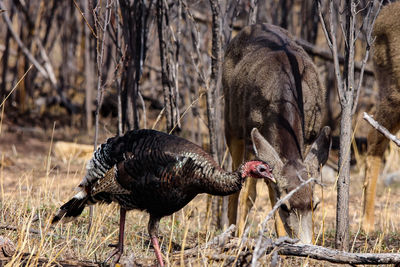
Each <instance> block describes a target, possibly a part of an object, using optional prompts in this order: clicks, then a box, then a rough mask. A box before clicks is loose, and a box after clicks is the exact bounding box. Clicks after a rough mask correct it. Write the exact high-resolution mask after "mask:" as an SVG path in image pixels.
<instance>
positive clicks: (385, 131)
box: [363, 112, 400, 147]
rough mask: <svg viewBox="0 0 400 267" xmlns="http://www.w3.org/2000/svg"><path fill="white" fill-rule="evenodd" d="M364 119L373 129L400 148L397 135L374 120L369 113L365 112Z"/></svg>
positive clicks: (399, 140)
mask: <svg viewBox="0 0 400 267" xmlns="http://www.w3.org/2000/svg"><path fill="white" fill-rule="evenodd" d="M363 119H364V120H366V121H367V122H368V123H369V124H371V126H372V127H374V128H375V129H377V130H378V131H379V132H380V133H381V134H383V135H384V136H385V137H387V138H388V139H389V140H392V141H393V142H394V143H395V144H396V145H397V146H399V147H400V139H398V138H397V137H396V136H395V135H393V134H391V133H390V132H389V131H388V129H386V128H385V127H383V126H382V125H380V124H379V122H377V121H376V120H374V119H373V118H372V117H371V116H370V115H368V113H367V112H364V115H363Z"/></svg>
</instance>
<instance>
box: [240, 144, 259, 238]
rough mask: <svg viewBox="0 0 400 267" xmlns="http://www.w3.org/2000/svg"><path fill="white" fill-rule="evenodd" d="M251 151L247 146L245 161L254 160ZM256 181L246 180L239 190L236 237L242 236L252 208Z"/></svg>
mask: <svg viewBox="0 0 400 267" xmlns="http://www.w3.org/2000/svg"><path fill="white" fill-rule="evenodd" d="M251 151H253V145H252V144H247V145H246V149H245V157H244V158H245V159H246V160H251V159H254V158H255V155H254V154H253V153H252V152H251ZM256 186H257V180H256V179H246V182H245V184H244V186H243V189H242V190H241V192H242V193H241V194H240V198H239V203H240V205H239V220H238V236H242V234H243V232H244V228H245V226H246V221H247V215H248V214H249V211H250V209H251V208H252V207H253V204H254V202H255V201H256V197H257V189H256Z"/></svg>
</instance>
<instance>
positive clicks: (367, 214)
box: [362, 2, 400, 233]
mask: <svg viewBox="0 0 400 267" xmlns="http://www.w3.org/2000/svg"><path fill="white" fill-rule="evenodd" d="M399 17H400V2H394V3H392V4H389V5H386V6H384V7H383V8H382V10H381V12H380V14H379V15H378V17H377V19H376V21H375V25H374V28H373V32H372V34H373V36H374V38H375V41H374V43H373V45H372V51H373V57H372V61H373V65H374V76H375V78H376V81H377V84H378V92H379V99H378V101H377V104H376V109H375V115H374V119H375V120H376V121H378V122H379V123H380V124H381V125H382V126H383V127H385V128H386V129H388V130H389V131H390V132H392V133H396V132H398V131H399V130H400V20H399ZM388 143H389V139H387V138H386V137H384V136H383V135H382V134H381V133H379V132H378V131H376V130H375V129H373V128H372V129H371V130H370V131H369V133H368V136H367V156H366V163H365V176H364V184H363V197H364V201H363V218H362V228H363V230H364V231H365V232H367V233H368V232H371V231H373V230H374V229H375V219H374V214H375V195H376V185H377V180H378V176H379V172H380V169H381V165H382V157H383V154H384V152H385V150H386V148H387V146H388Z"/></svg>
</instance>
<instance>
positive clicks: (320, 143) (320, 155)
mask: <svg viewBox="0 0 400 267" xmlns="http://www.w3.org/2000/svg"><path fill="white" fill-rule="evenodd" d="M331 143H332V142H331V128H329V126H325V127H324V128H322V130H321V132H320V134H319V136H318V137H317V139H316V140H315V141H314V143H313V144H312V146H311V148H310V150H309V152H308V153H307V156H306V159H305V161H304V162H305V163H306V164H307V166H308V167H311V168H313V169H316V168H318V167H319V166H320V165H324V164H325V163H326V161H327V160H328V157H329V151H330V149H331Z"/></svg>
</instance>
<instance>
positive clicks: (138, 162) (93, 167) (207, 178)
mask: <svg viewBox="0 0 400 267" xmlns="http://www.w3.org/2000/svg"><path fill="white" fill-rule="evenodd" d="M86 168H87V170H86V175H85V177H84V178H83V181H82V182H81V183H80V185H79V187H78V189H79V192H78V193H77V194H76V195H75V196H74V197H73V198H72V199H71V200H69V201H68V202H67V203H65V204H64V205H63V206H61V208H60V209H59V210H58V212H57V213H56V215H55V216H54V217H53V220H52V223H56V222H58V221H59V220H61V219H63V221H71V220H72V219H74V218H76V217H77V216H79V215H80V214H81V213H82V211H83V209H84V208H85V206H87V205H91V204H95V203H99V202H100V203H110V202H112V201H114V202H117V203H118V204H119V205H120V206H121V209H120V234H119V242H118V244H117V245H116V250H115V251H114V253H113V254H111V255H110V257H109V258H111V257H113V256H116V259H115V261H116V262H118V261H119V258H120V257H121V254H122V252H123V239H124V225H125V213H126V210H132V209H140V210H146V211H147V212H148V213H149V214H150V220H149V224H148V231H149V234H150V238H151V242H152V244H153V247H154V251H155V254H156V256H157V259H158V261H159V263H160V265H161V266H163V260H162V257H161V251H160V247H159V245H158V239H157V232H158V224H159V221H160V219H161V218H162V217H164V216H167V215H171V214H172V213H174V212H176V211H178V210H180V209H181V208H183V207H184V206H185V205H186V204H187V203H189V201H191V200H192V199H193V198H194V197H195V196H196V195H197V194H200V193H208V194H212V195H218V196H224V195H229V194H232V193H235V192H237V191H239V190H240V189H241V187H242V183H243V182H244V180H245V178H246V177H247V176H250V177H254V178H263V179H270V180H272V181H275V180H274V178H273V177H272V174H271V169H270V168H269V166H268V165H267V164H265V163H264V162H261V161H249V162H246V163H244V164H243V165H241V167H240V168H239V169H238V170H237V171H236V172H232V173H230V172H226V171H224V170H223V169H222V168H221V167H219V166H218V164H217V163H216V162H215V161H214V160H213V159H212V158H211V156H210V155H209V154H207V153H206V152H205V151H204V150H203V149H202V148H200V147H199V146H197V145H195V144H193V143H191V142H189V141H187V140H186V139H183V138H180V137H177V136H173V135H168V134H166V133H162V132H158V131H154V130H146V129H143V130H135V131H130V132H127V133H126V134H125V135H124V136H120V137H119V136H116V137H113V138H110V139H108V140H107V142H106V143H105V144H102V145H101V146H100V147H99V148H98V149H97V151H95V152H94V155H93V158H92V159H91V160H90V161H89V162H88V165H87V167H86ZM109 258H108V259H109Z"/></svg>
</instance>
